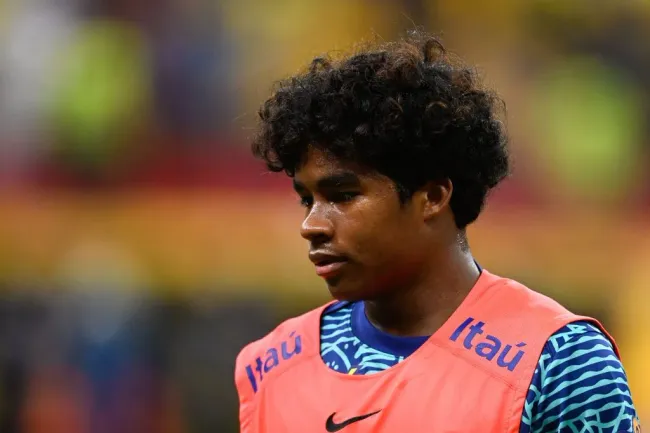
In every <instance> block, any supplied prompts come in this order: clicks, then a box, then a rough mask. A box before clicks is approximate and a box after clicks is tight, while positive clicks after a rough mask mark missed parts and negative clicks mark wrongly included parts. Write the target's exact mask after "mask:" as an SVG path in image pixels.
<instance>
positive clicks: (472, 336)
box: [449, 317, 526, 371]
mask: <svg viewBox="0 0 650 433" xmlns="http://www.w3.org/2000/svg"><path fill="white" fill-rule="evenodd" d="M484 326H485V323H484V322H481V321H477V322H474V318H473V317H468V318H467V320H465V321H464V322H463V323H461V324H460V326H459V327H458V328H456V330H455V331H454V332H453V334H451V336H450V337H449V339H450V340H451V341H454V342H456V341H457V340H458V339H459V338H462V337H463V336H464V337H465V338H464V339H463V340H462V342H463V347H464V348H465V349H467V350H474V353H476V354H477V355H478V356H480V357H481V358H485V359H487V360H488V361H492V362H493V361H494V358H496V362H497V365H498V366H499V367H502V368H506V369H508V370H510V371H514V369H515V368H517V364H519V361H521V358H523V356H524V355H525V354H526V352H524V351H523V350H518V351H517V353H515V354H511V353H510V352H512V351H513V345H512V344H505V345H504V344H503V343H502V342H501V340H500V339H499V338H497V337H496V336H494V335H490V334H488V333H486V332H485V330H484V329H483V327H484ZM524 346H526V343H524V342H521V343H517V344H515V346H514V347H518V348H522V347H524Z"/></svg>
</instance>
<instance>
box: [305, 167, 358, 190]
mask: <svg viewBox="0 0 650 433" xmlns="http://www.w3.org/2000/svg"><path fill="white" fill-rule="evenodd" d="M359 186H361V181H360V180H359V176H357V174H356V173H354V172H352V171H341V172H338V173H333V174H330V175H329V176H325V177H323V178H321V179H318V181H317V182H316V187H317V188H318V189H334V188H351V187H352V188H358V187H359ZM293 189H295V190H296V191H304V190H306V189H307V188H306V187H305V185H304V184H303V183H302V182H300V181H297V180H295V179H294V180H293Z"/></svg>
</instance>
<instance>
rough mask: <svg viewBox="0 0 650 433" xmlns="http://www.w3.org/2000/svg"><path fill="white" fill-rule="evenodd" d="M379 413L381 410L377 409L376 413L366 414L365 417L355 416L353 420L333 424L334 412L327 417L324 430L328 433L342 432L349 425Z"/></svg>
mask: <svg viewBox="0 0 650 433" xmlns="http://www.w3.org/2000/svg"><path fill="white" fill-rule="evenodd" d="M379 412H381V409H379V410H378V411H377V412H373V413H367V414H365V415H360V416H355V417H353V418H350V419H346V420H345V421H343V422H341V423H336V422H334V415H336V412H334V413H333V414H331V415H330V416H329V418H327V422H326V423H325V429H326V430H327V431H328V432H330V433H334V432H337V431H339V430H343V429H344V428H346V427H347V426H349V425H350V424H354V423H355V422H359V421H363V420H364V419H366V418H370V417H371V416H373V415H377V414H378V413H379Z"/></svg>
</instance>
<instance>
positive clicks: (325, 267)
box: [309, 251, 348, 278]
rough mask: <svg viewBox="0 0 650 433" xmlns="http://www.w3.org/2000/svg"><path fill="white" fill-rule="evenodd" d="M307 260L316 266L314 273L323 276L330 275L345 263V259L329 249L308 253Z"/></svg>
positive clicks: (338, 270)
mask: <svg viewBox="0 0 650 433" xmlns="http://www.w3.org/2000/svg"><path fill="white" fill-rule="evenodd" d="M309 260H311V262H312V263H313V264H314V265H315V266H316V274H317V275H318V276H320V277H323V278H328V277H332V276H334V275H335V274H337V273H338V272H340V270H341V269H342V268H343V266H345V265H346V264H347V261H348V260H347V259H346V258H345V257H344V256H342V255H340V254H336V253H333V252H330V251H314V252H311V253H309Z"/></svg>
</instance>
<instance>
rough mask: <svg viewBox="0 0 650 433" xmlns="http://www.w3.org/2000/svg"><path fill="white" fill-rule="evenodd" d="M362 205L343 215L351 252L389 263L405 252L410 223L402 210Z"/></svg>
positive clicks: (391, 206)
mask: <svg viewBox="0 0 650 433" xmlns="http://www.w3.org/2000/svg"><path fill="white" fill-rule="evenodd" d="M379 204H384V203H377V202H374V203H373V202H371V201H370V200H368V202H362V203H359V206H357V207H355V209H354V210H352V212H351V213H350V214H348V215H346V216H344V218H345V220H346V229H345V232H346V233H345V235H346V237H347V238H348V240H349V241H350V243H351V244H350V246H351V247H352V248H354V250H355V251H356V252H357V253H358V254H360V255H363V256H365V257H367V258H369V259H370V258H372V261H373V262H384V261H389V260H392V259H393V258H392V256H394V255H397V254H402V253H403V252H404V251H405V250H408V246H409V244H410V243H411V242H410V241H409V239H410V238H411V236H410V231H411V230H412V228H413V221H412V220H410V218H409V215H408V214H407V213H406V212H405V211H404V210H402V209H399V208H396V206H395V205H393V204H392V203H389V204H388V205H386V204H384V205H383V206H379Z"/></svg>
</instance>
